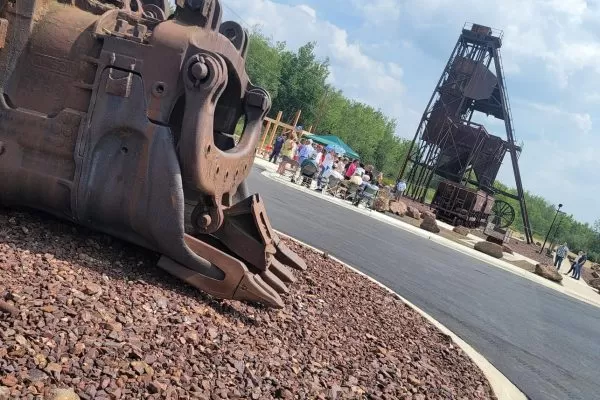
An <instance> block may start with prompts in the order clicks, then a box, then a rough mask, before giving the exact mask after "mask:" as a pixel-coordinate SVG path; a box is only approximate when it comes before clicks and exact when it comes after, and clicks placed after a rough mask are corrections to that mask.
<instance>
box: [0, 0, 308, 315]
mask: <svg viewBox="0 0 600 400" xmlns="http://www.w3.org/2000/svg"><path fill="white" fill-rule="evenodd" d="M167 10H168V4H167V0H142V1H140V0H110V1H109V0H106V1H99V0H64V1H63V0H61V1H56V0H18V1H7V0H0V70H1V71H2V73H1V74H0V92H1V94H2V95H1V96H0V203H2V204H5V205H8V206H10V205H19V206H26V207H31V208H35V209H39V210H43V211H46V212H48V213H52V214H54V215H56V216H58V217H60V218H64V219H67V220H70V221H73V222H75V223H78V224H81V225H85V226H88V227H90V228H92V229H95V230H98V231H102V232H105V233H108V234H110V235H113V236H116V237H119V238H121V239H124V240H126V241H129V242H132V243H135V244H138V245H140V246H143V247H146V248H149V249H152V250H155V251H157V252H159V253H161V254H162V256H161V258H160V260H159V262H158V265H159V266H160V267H161V268H164V269H165V270H167V271H168V272H170V273H172V274H174V275H176V276H178V277H179V278H181V279H183V280H185V281H186V282H188V283H190V284H191V285H193V286H195V287H198V288H200V289H201V290H204V291H206V292H208V293H210V294H212V295H214V296H217V297H220V298H231V299H239V300H249V301H257V302H261V303H264V304H266V305H269V306H273V307H282V306H283V301H282V299H281V297H280V293H282V292H286V291H287V290H288V288H287V284H288V283H290V282H292V281H294V276H293V274H292V273H291V271H290V270H289V269H288V267H292V268H295V269H300V270H303V269H305V268H306V265H305V263H304V262H303V260H301V259H300V258H299V257H298V256H297V255H296V254H295V253H293V252H292V251H291V250H290V249H289V248H287V247H286V246H285V245H284V244H283V243H282V242H281V240H280V239H279V237H278V236H277V234H276V233H275V232H274V231H273V229H272V227H271V225H270V223H269V219H268V217H267V215H266V212H265V208H264V205H263V203H262V201H261V199H260V197H259V195H256V194H255V195H252V196H249V194H248V191H247V188H246V184H245V179H246V177H247V176H248V174H249V173H250V169H251V167H252V163H253V159H254V154H255V151H256V146H257V141H258V137H259V136H260V130H261V126H262V121H263V118H264V117H265V115H266V113H267V112H268V110H269V108H270V104H271V101H270V97H269V95H268V93H267V92H266V91H264V90H263V89H261V88H259V87H256V86H254V85H252V84H251V83H250V81H249V79H248V75H247V74H246V71H245V58H246V51H247V47H248V36H247V34H246V32H245V31H244V30H243V29H242V28H241V26H240V25H238V24H237V23H235V22H221V5H220V4H219V2H218V1H217V0H187V1H185V0H178V1H177V8H176V11H175V13H174V14H173V15H171V16H169V17H167V14H168V11H167ZM239 121H243V132H242V135H241V139H240V140H239V142H238V143H236V142H235V140H234V136H233V133H234V131H235V128H236V125H237V124H238V122H239Z"/></svg>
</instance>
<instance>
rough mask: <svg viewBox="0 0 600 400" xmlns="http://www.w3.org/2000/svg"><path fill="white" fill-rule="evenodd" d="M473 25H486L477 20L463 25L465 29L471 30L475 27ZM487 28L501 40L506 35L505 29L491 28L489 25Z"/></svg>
mask: <svg viewBox="0 0 600 400" xmlns="http://www.w3.org/2000/svg"><path fill="white" fill-rule="evenodd" d="M473 25H479V26H485V25H481V24H477V23H475V22H465V24H464V25H463V29H466V30H468V31H470V30H471V29H472V28H473ZM486 28H490V31H491V33H492V36H493V37H497V38H499V39H500V40H502V37H503V36H504V31H503V30H500V29H496V28H491V27H489V26H486Z"/></svg>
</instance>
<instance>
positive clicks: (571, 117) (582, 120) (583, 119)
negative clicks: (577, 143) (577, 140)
mask: <svg viewBox="0 0 600 400" xmlns="http://www.w3.org/2000/svg"><path fill="white" fill-rule="evenodd" d="M516 103H517V104H521V105H523V106H525V107H529V108H531V109H534V110H537V111H539V112H540V114H541V115H540V117H542V118H543V119H544V120H545V121H548V120H550V119H556V118H558V119H560V118H564V119H566V120H567V121H569V122H570V123H572V124H574V126H575V127H577V130H578V131H579V132H580V133H582V134H588V133H590V132H591V130H592V116H591V115H590V114H588V113H578V112H572V111H567V110H564V109H562V108H560V107H558V106H556V105H552V104H543V103H535V102H527V101H522V100H517V101H516Z"/></svg>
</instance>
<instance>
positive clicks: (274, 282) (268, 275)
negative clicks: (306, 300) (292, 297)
mask: <svg viewBox="0 0 600 400" xmlns="http://www.w3.org/2000/svg"><path fill="white" fill-rule="evenodd" d="M260 277H261V278H262V279H263V281H265V282H266V283H267V284H268V285H269V286H271V287H272V288H273V289H275V291H276V292H277V293H288V292H289V291H290V289H288V287H287V286H286V285H285V283H283V281H282V280H281V279H279V277H278V276H277V275H275V274H274V273H273V272H271V271H269V270H267V271H264V272H261V274H260Z"/></svg>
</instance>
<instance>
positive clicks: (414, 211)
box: [406, 206, 421, 219]
mask: <svg viewBox="0 0 600 400" xmlns="http://www.w3.org/2000/svg"><path fill="white" fill-rule="evenodd" d="M406 216H407V217H411V218H414V219H420V218H421V212H420V211H419V209H418V208H417V207H413V206H408V207H407V208H406Z"/></svg>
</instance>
